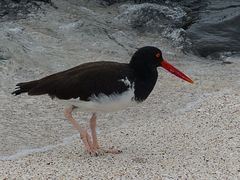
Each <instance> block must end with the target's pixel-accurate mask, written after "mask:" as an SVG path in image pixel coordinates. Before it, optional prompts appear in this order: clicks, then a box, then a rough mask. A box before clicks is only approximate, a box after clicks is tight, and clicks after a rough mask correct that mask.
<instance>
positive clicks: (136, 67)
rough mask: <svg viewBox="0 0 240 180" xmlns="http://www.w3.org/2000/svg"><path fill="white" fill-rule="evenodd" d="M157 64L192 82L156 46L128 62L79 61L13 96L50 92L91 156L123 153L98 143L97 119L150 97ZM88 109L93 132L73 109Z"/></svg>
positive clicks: (21, 87)
mask: <svg viewBox="0 0 240 180" xmlns="http://www.w3.org/2000/svg"><path fill="white" fill-rule="evenodd" d="M158 67H162V68H164V69H166V70H167V71H169V72H170V73H172V74H174V75H176V76H177V77H179V78H181V79H183V80H185V81H187V82H189V83H193V81H192V80H191V79H190V78H189V77H188V76H186V75H185V74H184V73H182V72H181V71H180V70H178V69H177V68H175V67H174V66H173V65H171V64H170V63H168V62H167V60H165V59H163V56H162V52H161V50H160V49H159V48H157V47H154V46H145V47H141V48H139V49H137V50H136V52H135V53H134V54H133V56H132V57H131V59H130V61H129V63H120V62H113V61H97V62H88V63H84V64H80V65H78V66H76V67H73V68H71V69H68V70H65V71H62V72H58V73H55V74H52V75H49V76H46V77H43V78H41V79H38V80H33V81H29V82H22V83H18V84H17V85H16V89H15V91H14V92H12V94H13V95H15V96H16V95H19V94H22V93H27V94H28V95H30V96H35V95H45V94H46V95H49V96H50V97H51V98H52V99H57V100H59V101H61V102H64V104H67V107H66V108H65V109H64V115H65V118H66V119H67V120H69V122H70V123H71V124H72V126H73V127H74V128H75V129H76V130H78V131H79V133H80V138H81V140H82V142H83V145H84V149H85V151H86V152H87V153H89V154H90V155H91V156H97V155H99V154H101V153H102V152H104V153H113V154H118V153H121V152H122V151H121V150H118V149H114V148H109V149H105V150H103V148H101V147H100V146H99V143H98V139H97V133H96V119H97V113H99V112H105V113H106V112H114V111H117V110H122V109H124V108H126V107H128V106H132V105H134V104H139V103H141V102H143V101H144V100H146V99H147V97H148V96H149V95H150V93H151V92H152V90H153V88H154V86H155V84H156V81H157V79H158V70H157V68H158ZM76 110H78V111H81V112H89V113H91V118H90V120H89V125H90V130H91V134H90V133H88V131H87V129H86V128H83V127H82V126H81V125H80V124H79V123H78V122H77V121H76V119H75V118H74V117H73V115H72V113H73V111H76Z"/></svg>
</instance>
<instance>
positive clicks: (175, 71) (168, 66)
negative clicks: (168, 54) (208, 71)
mask: <svg viewBox="0 0 240 180" xmlns="http://www.w3.org/2000/svg"><path fill="white" fill-rule="evenodd" d="M161 66H162V67H163V68H164V69H166V70H168V71H169V72H170V73H172V74H174V75H175V76H177V77H179V78H181V79H183V80H185V81H187V82H189V83H191V84H193V81H192V80H191V79H190V78H189V77H187V76H186V75H185V74H183V73H182V72H181V71H179V70H178V69H177V68H175V67H174V66H173V65H171V64H169V63H168V62H167V61H165V60H163V61H161Z"/></svg>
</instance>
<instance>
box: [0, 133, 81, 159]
mask: <svg viewBox="0 0 240 180" xmlns="http://www.w3.org/2000/svg"><path fill="white" fill-rule="evenodd" d="M76 138H79V134H75V135H73V136H70V137H66V138H64V139H63V141H62V143H59V144H56V145H48V146H44V147H40V148H32V149H21V150H19V151H17V153H15V154H12V155H8V156H0V160H1V161H9V160H16V159H18V158H20V157H24V156H27V155H30V154H34V153H39V152H40V153H41V152H46V151H49V150H52V149H54V148H56V147H59V146H63V145H67V144H70V143H71V142H72V141H73V140H74V139H76Z"/></svg>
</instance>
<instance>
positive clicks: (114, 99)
mask: <svg viewBox="0 0 240 180" xmlns="http://www.w3.org/2000/svg"><path fill="white" fill-rule="evenodd" d="M89 100H90V101H81V100H79V99H70V100H60V101H61V102H62V103H64V104H68V105H74V106H76V107H77V110H79V111H90V112H113V111H118V110H121V109H124V108H126V107H128V106H131V105H134V104H136V101H135V100H134V89H133V88H129V89H128V90H127V91H125V92H124V93H122V94H112V95H110V96H107V95H105V94H99V95H98V96H95V95H93V96H92V97H91V98H89Z"/></svg>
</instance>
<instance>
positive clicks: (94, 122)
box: [90, 113, 122, 154]
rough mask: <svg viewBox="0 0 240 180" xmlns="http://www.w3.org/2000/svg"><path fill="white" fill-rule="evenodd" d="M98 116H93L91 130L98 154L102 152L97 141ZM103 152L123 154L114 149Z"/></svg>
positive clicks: (94, 114)
mask: <svg viewBox="0 0 240 180" xmlns="http://www.w3.org/2000/svg"><path fill="white" fill-rule="evenodd" d="M96 120H97V116H96V113H93V114H92V117H91V119H90V128H91V132H92V140H93V149H94V150H95V151H96V152H100V151H101V150H100V147H99V144H98V141H97V132H96V125H97V122H96ZM102 151H103V152H105V153H112V154H119V153H121V152H122V151H120V150H117V149H114V148H113V147H112V148H110V149H108V150H102Z"/></svg>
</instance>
